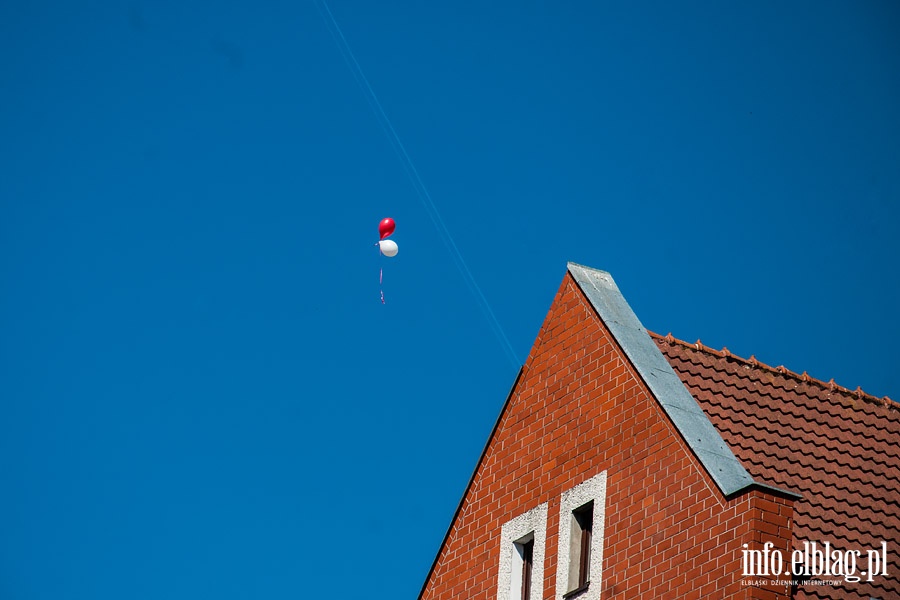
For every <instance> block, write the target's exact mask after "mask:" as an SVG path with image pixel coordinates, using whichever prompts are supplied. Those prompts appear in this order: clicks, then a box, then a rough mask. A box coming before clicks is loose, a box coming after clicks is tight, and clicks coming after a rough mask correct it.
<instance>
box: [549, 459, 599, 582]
mask: <svg viewBox="0 0 900 600" xmlns="http://www.w3.org/2000/svg"><path fill="white" fill-rule="evenodd" d="M591 501H593V503H594V523H593V527H592V533H591V560H590V579H589V583H588V586H587V589H586V590H584V591H583V592H581V593H579V594H577V595H576V596H574V597H570V599H569V600H599V599H600V588H601V585H600V584H601V576H602V574H603V526H604V519H605V517H606V471H603V472H602V473H599V474H598V475H595V476H593V477H591V478H590V479H588V480H586V481H583V482H582V483H579V484H578V485H576V486H575V487H573V488H571V489H569V490H567V491H565V492H563V494H562V497H561V498H560V501H559V542H558V544H559V545H558V551H557V560H556V596H555V597H556V600H563V595H565V594H567V593H568V592H569V591H571V590H569V589H568V588H569V568H570V564H569V563H570V562H571V561H570V556H571V555H570V551H571V545H570V542H571V534H572V520H573V519H574V515H573V514H572V511H574V510H576V509H577V508H579V507H581V506H584V505H585V504H587V503H588V502H591ZM574 568H576V569H577V568H578V566H577V565H575V566H574Z"/></svg>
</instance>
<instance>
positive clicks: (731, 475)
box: [568, 262, 801, 498]
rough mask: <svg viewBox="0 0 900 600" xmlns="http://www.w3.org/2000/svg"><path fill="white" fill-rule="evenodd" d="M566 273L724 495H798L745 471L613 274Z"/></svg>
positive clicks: (576, 268) (572, 268) (573, 269)
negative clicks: (748, 492)
mask: <svg viewBox="0 0 900 600" xmlns="http://www.w3.org/2000/svg"><path fill="white" fill-rule="evenodd" d="M568 270H569V273H570V274H571V275H572V277H573V278H574V279H575V282H576V283H577V284H578V286H579V287H580V288H581V291H582V292H583V293H584V295H585V296H586V297H587V299H588V300H589V301H590V303H591V304H592V305H593V307H594V310H595V311H596V312H597V315H598V316H599V317H600V319H601V320H602V321H603V323H604V324H605V325H606V327H607V328H608V329H609V331H610V333H612V335H613V337H614V338H615V339H616V342H618V344H619V346H620V347H621V348H622V350H623V351H624V352H625V355H626V356H627V357H628V359H629V360H630V361H631V364H632V365H634V368H635V369H636V370H637V372H638V374H640V376H641V378H642V379H643V380H644V383H645V384H646V385H647V387H648V388H650V392H651V393H652V394H653V396H654V397H655V398H656V400H657V402H659V404H660V406H662V408H663V410H664V411H665V412H666V414H667V415H668V417H669V419H670V420H671V421H672V423H673V424H674V425H675V428H676V429H678V432H679V433H680V434H681V436H682V438H684V441H685V442H686V443H687V445H688V446H689V447H690V448H691V450H692V451H693V452H694V454H695V455H696V456H697V458H698V459H699V460H700V463H701V464H702V465H703V468H704V469H706V472H707V473H709V475H710V477H712V478H713V481H715V483H716V485H717V486H718V487H719V489H720V490H721V491H722V493H723V494H724V495H725V496H726V497H730V496H733V495H734V494H737V493H738V492H741V491H744V490H747V489H748V488H751V487H756V488H762V489H767V490H770V491H775V492H778V493H780V494H786V495H788V496H791V497H795V498H800V497H801V496H800V495H799V494H796V493H794V492H790V491H787V490H782V489H779V488H776V487H773V486H770V485H768V484H765V483H761V482H758V481H756V480H754V479H753V477H752V476H751V475H750V473H748V472H747V470H746V469H745V468H744V466H743V465H742V464H741V463H740V461H739V460H738V459H737V457H736V456H735V455H734V453H733V452H732V451H731V448H729V447H728V445H727V444H726V443H725V440H723V439H722V436H721V435H720V434H719V432H718V430H716V428H715V426H714V425H713V424H712V422H711V421H710V420H709V417H707V416H706V413H704V412H703V409H702V408H700V405H699V404H698V403H697V400H696V399H695V398H694V397H693V396H692V395H691V393H690V392H689V391H688V389H687V388H686V387H685V385H684V383H683V382H682V381H681V379H680V378H679V377H678V375H676V374H675V371H674V370H673V369H672V366H671V365H670V364H669V361H667V360H666V359H665V357H664V356H663V354H662V352H661V351H660V349H659V348H658V347H657V346H656V343H655V342H654V341H653V339H652V338H651V337H650V335H649V334H648V333H647V330H646V329H645V328H644V327H643V325H641V322H640V321H639V320H638V318H637V315H635V314H634V311H633V310H631V307H630V306H629V305H628V303H627V302H626V301H625V297H624V296H622V293H621V292H620V291H619V288H618V286H616V282H615V281H613V278H612V275H610V274H609V273H607V272H606V271H599V270H597V269H591V268H590V267H585V266H582V265H579V264H576V263H572V262H570V263H569V264H568Z"/></svg>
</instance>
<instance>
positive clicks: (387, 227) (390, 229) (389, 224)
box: [378, 218, 397, 240]
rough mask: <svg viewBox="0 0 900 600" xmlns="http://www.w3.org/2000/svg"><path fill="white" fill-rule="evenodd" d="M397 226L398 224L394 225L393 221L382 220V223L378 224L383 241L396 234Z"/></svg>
mask: <svg viewBox="0 0 900 600" xmlns="http://www.w3.org/2000/svg"><path fill="white" fill-rule="evenodd" d="M396 226H397V224H396V223H394V220H393V219H391V218H387V219H382V220H381V223H379V224H378V233H379V235H381V239H382V240H383V239H384V238H386V237H388V236H389V235H391V234H392V233H394V227H396Z"/></svg>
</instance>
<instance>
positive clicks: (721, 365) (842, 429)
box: [651, 334, 900, 599]
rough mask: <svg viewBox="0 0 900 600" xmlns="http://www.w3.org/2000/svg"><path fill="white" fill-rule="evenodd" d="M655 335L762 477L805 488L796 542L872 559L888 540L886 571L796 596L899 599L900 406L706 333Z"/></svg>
mask: <svg viewBox="0 0 900 600" xmlns="http://www.w3.org/2000/svg"><path fill="white" fill-rule="evenodd" d="M651 336H652V337H653V339H654V341H655V342H656V344H657V346H658V347H659V349H660V350H661V351H662V353H663V356H665V357H666V359H667V360H668V361H669V363H670V364H671V365H672V368H673V369H674V370H675V372H676V373H677V374H678V376H679V377H680V378H681V379H682V380H683V381H684V383H685V385H686V386H687V388H688V390H689V391H690V392H691V394H692V395H693V396H694V397H695V398H696V399H697V401H698V402H699V403H700V406H701V407H702V408H703V410H704V412H706V414H707V415H708V416H709V418H710V420H711V421H712V423H713V425H715V427H716V429H718V430H719V432H720V433H721V435H722V437H723V438H724V439H725V441H726V443H727V444H728V445H729V446H730V447H731V449H732V451H733V452H734V454H735V455H736V456H737V457H738V459H739V460H740V461H741V463H742V464H743V465H744V468H746V469H747V471H749V472H750V474H751V475H752V476H753V477H754V479H756V480H757V481H759V482H762V483H767V484H770V485H773V486H776V487H779V488H782V489H786V490H789V491H793V492H797V493H799V494H801V495H802V496H803V498H802V499H801V500H798V501H797V502H796V503H795V505H794V521H795V522H794V545H795V547H797V545H798V544H799V543H802V542H803V541H817V542H819V543H820V544H821V543H823V542H824V541H826V540H827V541H830V542H831V544H832V547H835V548H839V549H842V550H861V551H863V561H865V551H866V550H870V549H877V548H880V547H881V542H882V541H883V540H884V541H887V543H888V561H889V563H890V565H889V568H888V574H889V575H888V576H887V577H878V578H876V580H875V581H874V582H872V583H867V584H866V583H858V584H853V583H847V584H845V586H843V587H829V586H818V587H801V588H800V589H799V590H798V591H797V594H796V597H797V598H816V597H821V598H845V597H848V593H849V594H851V596H849V597H864V598H866V599H868V598H869V597H870V596H872V597H876V598H885V599H886V598H900V577H898V571H897V569H898V553H900V405H898V404H897V403H896V402H894V401H892V400H890V399H889V398H887V397H885V398H876V397H874V396H870V395H868V394H866V393H864V392H863V391H862V390H860V389H857V390H856V391H851V390H848V389H846V388H843V387H840V386H838V385H836V384H835V383H834V381H833V380H832V381H831V382H827V383H826V382H823V381H819V380H816V379H813V378H810V377H809V376H808V375H807V374H806V373H803V374H801V375H798V374H797V373H793V372H791V371H789V370H787V369H785V368H784V367H770V366H768V365H765V364H763V363H760V362H759V361H757V360H756V359H755V358H753V357H751V358H750V359H744V358H740V357H738V356H735V355H733V354H731V353H730V352H729V351H728V350H727V349H722V350H720V351H717V350H713V349H712V348H708V347H706V346H704V345H703V344H702V343H700V342H699V341H698V342H697V343H695V344H690V343H687V342H683V341H681V340H677V339H675V338H673V337H672V336H671V335H668V336H665V337H663V336H659V335H657V334H651ZM859 568H861V569H865V566H864V565H863V566H862V567H859ZM857 593H858V594H860V596H857Z"/></svg>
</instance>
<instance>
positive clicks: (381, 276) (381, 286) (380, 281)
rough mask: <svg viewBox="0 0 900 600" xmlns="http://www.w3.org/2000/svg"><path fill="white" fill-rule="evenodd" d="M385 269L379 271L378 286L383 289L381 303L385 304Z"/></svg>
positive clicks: (381, 290)
mask: <svg viewBox="0 0 900 600" xmlns="http://www.w3.org/2000/svg"><path fill="white" fill-rule="evenodd" d="M383 284H384V269H383V268H382V269H380V270H379V271H378V286H379V287H380V288H381V289H380V290H379V291H380V292H381V303H382V304H384V286H383Z"/></svg>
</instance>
